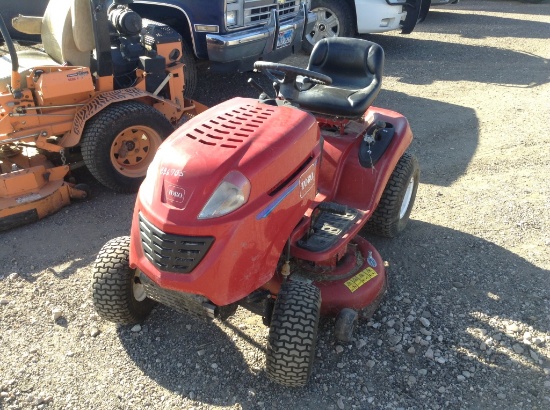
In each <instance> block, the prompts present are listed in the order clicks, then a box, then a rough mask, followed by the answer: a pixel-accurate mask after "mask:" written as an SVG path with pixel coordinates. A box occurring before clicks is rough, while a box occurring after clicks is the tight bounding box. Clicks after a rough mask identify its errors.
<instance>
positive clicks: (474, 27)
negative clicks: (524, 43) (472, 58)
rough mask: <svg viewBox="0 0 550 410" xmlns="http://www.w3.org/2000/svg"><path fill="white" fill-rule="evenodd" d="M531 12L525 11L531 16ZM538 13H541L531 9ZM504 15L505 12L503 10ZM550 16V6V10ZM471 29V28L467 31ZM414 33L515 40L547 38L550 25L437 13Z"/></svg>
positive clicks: (483, 16) (443, 12)
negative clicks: (510, 38)
mask: <svg viewBox="0 0 550 410" xmlns="http://www.w3.org/2000/svg"><path fill="white" fill-rule="evenodd" d="M528 10H529V9H525V10H523V11H524V12H526V13H527V14H531V13H528ZM531 10H532V12H534V13H535V14H539V13H537V12H535V11H534V10H533V9H531ZM499 12H501V10H499ZM547 12H548V14H550V7H548V8H547ZM466 27H467V28H466ZM414 31H415V32H416V31H418V32H422V33H439V34H460V36H461V37H466V38H486V37H512V38H542V39H547V38H548V36H549V33H550V24H549V23H543V22H539V21H528V20H523V19H515V18H512V17H497V16H488V15H483V14H460V13H453V12H452V11H443V10H441V9H438V10H435V11H434V12H431V11H430V13H429V14H428V17H427V18H426V21H425V22H424V23H422V24H419V25H418V26H416V28H415V29H414Z"/></svg>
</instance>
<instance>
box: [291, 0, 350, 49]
mask: <svg viewBox="0 0 550 410" xmlns="http://www.w3.org/2000/svg"><path fill="white" fill-rule="evenodd" d="M311 11H313V12H314V13H315V14H317V22H316V23H315V26H314V28H313V30H312V31H311V32H309V33H306V35H305V37H304V40H303V41H302V49H303V50H304V51H305V52H306V53H307V54H311V51H312V50H313V47H314V46H315V44H316V43H317V42H318V41H319V40H321V39H323V38H328V37H352V36H353V35H354V34H355V27H356V26H355V22H354V13H353V10H351V8H350V6H349V4H348V3H347V2H346V1H342V0H340V1H336V0H311Z"/></svg>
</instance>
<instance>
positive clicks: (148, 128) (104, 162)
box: [81, 101, 174, 193]
mask: <svg viewBox="0 0 550 410" xmlns="http://www.w3.org/2000/svg"><path fill="white" fill-rule="evenodd" d="M172 131H174V127H173V126H172V124H170V121H168V120H167V119H166V118H165V117H164V115H162V114H161V113H160V112H159V111H157V110H155V109H154V108H153V107H151V106H149V105H146V104H143V103H140V102H137V101H125V102H121V103H117V104H113V105H109V106H108V107H106V108H105V109H103V110H102V111H100V112H99V113H97V114H96V115H95V116H94V117H92V118H91V119H90V120H89V121H88V122H87V123H86V127H85V128H84V132H83V133H82V140H81V144H82V157H83V158H84V163H85V164H86V166H87V167H88V169H89V170H90V172H91V173H92V175H93V176H94V177H95V178H96V179H97V180H98V181H99V182H101V183H102V184H103V185H105V186H106V187H107V188H110V189H112V190H113V191H116V192H122V193H128V192H136V191H137V190H138V189H139V185H140V184H141V181H143V178H145V174H146V172H147V168H148V167H149V164H150V163H151V161H152V160H153V157H154V156H155V153H156V152H157V149H158V148H159V146H160V144H161V143H162V141H163V140H164V139H165V138H166V137H168V135H170V134H171V133H172Z"/></svg>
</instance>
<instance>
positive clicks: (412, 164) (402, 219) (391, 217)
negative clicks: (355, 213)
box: [365, 152, 420, 238]
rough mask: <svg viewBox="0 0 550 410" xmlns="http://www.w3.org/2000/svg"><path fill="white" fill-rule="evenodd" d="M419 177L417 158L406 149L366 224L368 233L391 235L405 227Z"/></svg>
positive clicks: (393, 235)
mask: <svg viewBox="0 0 550 410" xmlns="http://www.w3.org/2000/svg"><path fill="white" fill-rule="evenodd" d="M419 177H420V168H419V167H418V161H417V159H416V157H415V156H414V155H412V154H409V153H408V152H405V153H404V154H403V156H402V157H401V158H400V159H399V161H398V162H397V165H396V166H395V169H394V170H393V173H392V174H391V176H390V179H389V180H388V183H387V184H386V188H385V189H384V193H383V194H382V198H380V202H379V203H378V207H377V208H376V210H375V211H374V213H373V214H372V216H371V218H370V219H369V221H368V222H367V224H366V225H365V228H366V230H367V232H370V233H374V234H376V235H380V236H385V237H387V238H393V237H395V236H397V235H398V234H399V233H400V232H401V231H403V229H405V227H406V226H407V223H408V222H409V217H410V215H411V211H412V208H413V205H414V199H415V198H416V191H417V189H418V180H419Z"/></svg>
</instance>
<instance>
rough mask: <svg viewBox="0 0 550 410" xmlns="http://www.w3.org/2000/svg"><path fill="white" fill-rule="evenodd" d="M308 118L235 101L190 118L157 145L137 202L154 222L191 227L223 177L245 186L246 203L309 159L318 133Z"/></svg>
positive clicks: (282, 109) (273, 188)
mask: <svg viewBox="0 0 550 410" xmlns="http://www.w3.org/2000/svg"><path fill="white" fill-rule="evenodd" d="M315 124H316V122H315V119H314V117H313V116H311V115H310V114H307V113H305V112H304V111H300V110H298V109H296V108H293V107H287V106H282V107H280V106H279V107H275V106H271V105H266V104H262V103H260V102H258V101H256V100H253V99H247V98H234V99H232V100H229V101H226V102H224V103H222V104H220V105H218V106H216V107H214V108H211V109H209V110H207V111H206V112H204V113H202V114H201V115H199V116H197V117H195V118H193V119H191V120H190V121H188V122H187V123H186V124H184V125H183V126H182V127H180V128H179V129H178V130H176V131H175V132H174V133H173V134H172V135H171V136H170V137H169V138H168V139H167V140H166V141H165V142H164V143H163V144H162V146H161V148H160V149H159V151H158V153H157V154H156V157H155V160H154V161H153V163H152V164H151V166H150V168H149V170H148V173H147V177H146V180H145V182H144V183H143V185H142V188H141V191H140V198H141V200H142V202H143V203H144V204H146V205H149V206H151V207H152V208H154V213H155V214H157V216H158V217H159V220H162V221H167V220H171V221H172V222H173V223H176V224H178V225H180V226H181V224H184V225H189V224H191V225H193V224H195V223H196V221H197V217H198V215H199V214H200V212H201V210H202V208H203V207H204V205H205V204H206V202H207V201H208V200H209V198H210V197H211V195H212V194H213V193H214V191H215V190H216V188H217V187H218V186H219V185H220V183H221V182H222V181H223V180H224V178H225V177H226V176H227V175H228V174H229V173H232V172H235V171H237V172H238V173H240V174H242V175H243V176H244V177H245V178H247V179H248V181H249V182H250V195H249V198H248V201H247V202H248V203H253V202H254V201H256V200H257V199H258V198H259V197H261V196H262V195H265V194H266V193H267V194H270V193H272V192H274V191H276V190H277V188H278V187H279V186H281V184H283V183H284V182H285V181H286V180H288V178H290V177H291V176H292V175H293V174H294V173H296V172H297V171H298V170H300V169H301V167H303V166H305V164H306V163H307V161H308V160H310V159H311V158H313V149H314V148H315V147H316V146H318V144H319V132H318V128H317V127H315Z"/></svg>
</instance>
